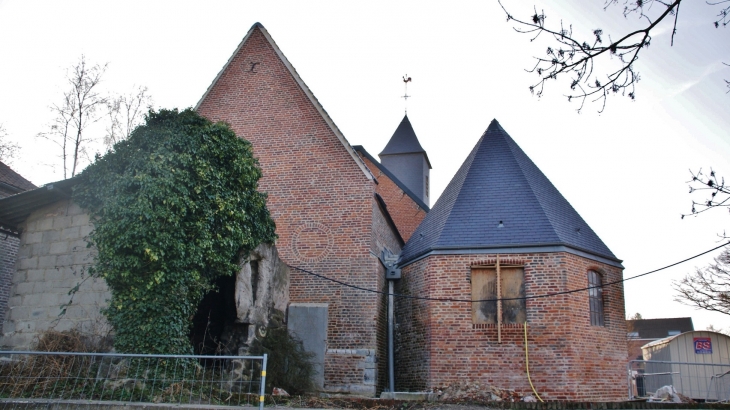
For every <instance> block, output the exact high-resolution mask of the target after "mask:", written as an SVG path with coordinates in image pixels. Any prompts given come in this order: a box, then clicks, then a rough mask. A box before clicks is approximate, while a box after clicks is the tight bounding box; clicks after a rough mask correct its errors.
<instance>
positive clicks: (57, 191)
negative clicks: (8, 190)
mask: <svg viewBox="0 0 730 410" xmlns="http://www.w3.org/2000/svg"><path fill="white" fill-rule="evenodd" d="M77 182H78V180H77V179H75V178H69V179H65V180H62V181H58V182H52V183H49V184H46V185H44V186H42V187H40V188H36V189H33V190H30V191H25V192H21V193H19V194H16V195H12V196H9V197H7V198H3V199H0V230H2V231H4V232H5V233H9V232H14V233H15V234H18V235H19V234H20V233H21V229H20V225H21V224H22V223H23V222H24V221H25V220H26V219H27V218H28V216H29V215H30V214H31V213H32V212H33V211H35V210H37V209H40V208H42V207H44V206H46V205H49V204H52V203H53V202H56V201H59V200H63V199H68V198H70V197H71V193H72V188H73V186H74V185H76V183H77Z"/></svg>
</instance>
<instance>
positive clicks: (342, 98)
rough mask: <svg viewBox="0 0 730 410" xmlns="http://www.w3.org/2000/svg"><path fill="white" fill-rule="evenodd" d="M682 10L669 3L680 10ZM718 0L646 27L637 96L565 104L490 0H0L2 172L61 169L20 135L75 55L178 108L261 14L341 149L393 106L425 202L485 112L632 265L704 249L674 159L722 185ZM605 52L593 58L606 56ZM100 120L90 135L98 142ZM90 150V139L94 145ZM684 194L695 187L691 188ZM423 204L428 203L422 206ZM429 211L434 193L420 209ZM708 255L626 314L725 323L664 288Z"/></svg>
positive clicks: (116, 85) (53, 99) (389, 118)
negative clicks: (409, 133) (9, 148)
mask: <svg viewBox="0 0 730 410" xmlns="http://www.w3.org/2000/svg"><path fill="white" fill-rule="evenodd" d="M503 4H504V5H505V7H506V8H507V9H508V10H509V11H510V13H511V14H513V15H514V16H515V17H518V18H521V19H528V18H529V17H530V16H531V15H532V14H533V13H534V10H535V9H537V10H539V11H541V12H542V11H544V13H545V14H546V16H547V20H546V21H547V24H548V25H559V24H560V22H561V20H562V22H563V24H564V26H566V27H569V26H570V27H572V28H573V30H574V33H576V35H578V36H583V35H585V38H586V39H590V33H591V32H592V31H593V30H594V29H596V28H601V29H603V31H604V33H606V35H612V38H617V36H619V35H620V34H621V33H624V32H626V31H627V30H629V29H632V28H636V27H639V25H640V24H641V22H640V21H639V19H638V18H637V17H636V16H629V17H627V18H624V17H623V15H622V13H621V11H622V9H623V6H622V5H621V4H619V5H614V6H609V7H607V8H606V9H605V10H604V0H534V2H525V1H519V0H504V1H503ZM685 4H686V5H685ZM717 12H718V10H717V8H716V7H715V8H713V7H712V6H708V5H706V4H704V2H685V3H683V8H682V9H681V11H680V16H679V19H678V25H677V34H676V36H675V39H674V45H673V46H671V45H670V36H671V30H672V27H671V24H664V25H662V26H659V27H657V29H658V31H657V32H656V33H655V34H654V37H653V38H652V41H651V46H650V47H649V48H647V49H645V50H643V51H642V53H641V55H640V59H639V61H638V62H637V65H636V69H637V70H638V71H639V73H640V76H641V81H640V82H639V83H638V84H637V89H636V99H635V100H634V101H632V100H630V99H629V98H627V97H621V96H611V97H610V98H609V99H608V101H607V106H606V109H605V110H604V111H603V112H602V113H599V112H598V111H599V110H600V104H586V106H585V107H584V108H583V110H582V111H581V112H580V113H578V112H577V108H578V105H577V104H576V103H570V102H568V101H567V98H565V96H564V94H565V93H566V92H567V87H566V84H565V83H561V82H560V81H554V82H550V83H548V86H547V88H546V91H545V95H543V96H542V97H540V98H537V97H536V96H533V95H531V93H530V92H529V90H528V86H529V85H531V84H532V83H534V82H535V81H536V79H537V77H536V74H534V73H529V72H527V71H526V69H529V68H530V67H532V65H533V64H534V63H533V61H534V56H538V55H540V56H542V55H544V53H545V47H546V44H547V43H545V40H547V38H542V37H541V38H538V39H537V40H535V41H530V39H531V37H530V36H528V35H524V34H519V33H517V32H515V31H514V29H513V25H512V24H510V23H508V22H507V21H506V17H505V14H504V12H503V11H502V9H501V8H500V6H499V4H498V3H497V2H496V1H459V2H435V1H397V2H380V1H368V2H359V3H356V2H340V1H307V2H301V1H300V2H294V1H291V2H288V1H268V2H248V1H235V2H233V1H206V2H190V1H135V0H126V1H105V2H97V1H41V0H39V1H33V2H28V1H16V0H0V124H2V125H3V126H4V128H5V129H6V131H7V132H8V134H9V138H10V139H11V140H13V141H15V142H17V143H18V144H19V145H20V146H21V151H20V153H19V156H18V158H16V159H15V160H14V161H13V162H12V163H11V166H12V167H13V168H14V169H15V170H16V171H18V172H19V173H20V174H21V175H23V176H25V177H26V178H28V179H29V180H31V181H32V182H33V183H35V184H37V185H41V184H45V183H48V182H52V181H56V180H60V179H62V178H63V173H62V170H61V168H60V167H59V166H58V164H59V160H58V158H57V155H58V148H57V147H56V146H54V145H53V144H52V143H50V142H48V141H46V140H43V139H39V138H36V135H37V134H38V133H39V132H43V131H46V130H47V129H48V126H49V124H50V122H51V120H52V118H53V117H52V114H51V112H50V110H49V106H50V105H51V104H54V103H60V100H61V97H62V95H63V92H64V91H65V90H66V84H65V82H64V81H65V75H66V70H67V69H68V68H69V67H71V66H72V65H73V64H75V63H76V62H77V61H78V60H79V58H80V56H81V55H84V56H85V58H86V60H87V61H88V62H91V63H98V64H105V63H108V68H107V70H106V72H105V74H104V77H103V83H102V84H101V86H100V87H102V91H104V92H105V93H129V92H131V91H132V90H133V89H134V87H138V86H146V87H148V89H149V93H150V94H151V96H152V98H153V100H154V105H155V107H157V108H160V107H163V108H173V107H178V108H181V109H182V108H186V107H191V106H195V104H196V103H197V102H198V100H199V99H200V98H201V97H202V95H203V93H204V92H205V90H206V89H207V87H208V86H209V85H210V83H211V82H212V81H213V79H214V78H215V76H216V75H217V74H218V72H219V71H220V69H221V68H222V67H223V65H224V64H225V63H226V61H227V60H228V58H229V57H230V55H231V54H232V53H233V52H234V50H235V49H236V47H237V46H238V44H239V43H240V41H241V40H242V38H243V37H244V36H245V34H246V32H247V31H248V30H249V28H250V27H251V26H252V25H253V24H254V23H256V22H260V23H262V24H263V25H264V26H265V27H266V28H267V30H268V31H269V33H270V34H271V35H272V37H273V38H274V40H275V41H276V43H277V44H278V45H279V47H280V48H281V50H282V51H283V53H284V54H285V55H286V56H287V58H288V59H289V61H290V62H291V63H292V65H293V66H294V67H295V68H296V69H297V71H298V72H299V74H300V75H301V77H302V79H303V80H304V81H305V83H306V84H307V85H308V86H309V88H310V89H311V90H312V92H313V93H314V95H315V96H316V97H317V99H318V100H319V101H320V103H321V104H322V105H323V106H324V108H325V110H327V112H328V113H329V114H330V116H331V117H332V119H333V120H334V122H335V123H336V124H337V126H338V127H339V129H340V130H341V131H342V132H343V134H344V135H345V137H346V138H347V139H348V141H349V142H350V144H352V145H363V146H364V147H365V148H366V149H367V150H368V151H369V152H370V153H371V154H373V155H376V154H377V153H379V152H380V151H381V150H382V149H383V148H384V147H385V144H386V143H387V141H388V139H389V138H390V137H391V135H392V134H393V132H394V131H395V129H396V127H397V126H398V124H399V123H400V121H401V119H402V117H403V115H404V109H405V108H406V107H405V106H404V100H403V98H401V96H402V95H403V92H404V90H403V82H402V77H403V76H404V75H406V74H407V75H408V76H410V77H411V78H412V82H411V83H410V84H409V88H408V94H409V95H411V96H412V98H409V99H408V102H407V103H408V106H407V109H408V116H409V118H410V120H411V123H412V124H413V127H414V129H415V131H416V134H417V135H418V137H419V140H420V142H421V145H422V146H423V147H424V149H425V150H426V151H427V152H428V156H429V159H430V161H431V164H432V166H433V169H432V170H431V183H432V186H431V190H432V193H433V196H432V198H437V197H438V195H440V194H441V192H442V191H443V189H444V188H445V187H446V185H447V184H448V183H449V181H450V179H451V177H452V176H453V175H454V173H455V172H456V170H457V169H458V168H459V166H460V165H461V163H462V162H463V161H464V159H465V158H466V156H467V154H468V152H469V151H470V150H471V148H472V147H473V146H474V144H475V143H476V142H477V140H478V139H479V137H480V136H481V134H482V133H483V132H484V130H486V128H487V126H488V125H489V123H490V121H491V120H492V119H493V118H496V119H497V120H498V121H499V122H500V124H501V125H502V127H503V128H504V129H505V130H506V131H507V132H508V133H509V134H510V135H511V136H512V138H513V139H514V140H515V141H516V142H517V144H518V145H520V147H521V148H522V149H523V150H524V151H525V152H526V153H527V155H528V156H530V158H531V159H532V160H533V161H534V162H535V163H536V164H537V166H538V167H539V168H540V169H541V170H542V171H543V172H544V173H545V174H546V175H547V177H548V178H549V179H550V180H551V181H552V183H553V184H554V185H555V186H556V187H557V188H558V190H560V191H561V193H562V194H563V195H564V196H565V197H566V198H567V200H568V201H569V202H570V203H571V204H572V205H573V207H574V208H576V210H578V212H579V213H580V214H581V216H582V217H583V218H584V219H585V220H586V222H587V223H588V224H589V225H590V226H591V227H592V228H593V230H594V231H596V233H597V234H598V235H599V236H600V237H601V238H602V239H603V241H604V242H605V243H606V244H607V245H608V247H609V248H610V249H611V250H612V251H613V253H614V254H615V255H616V256H617V257H618V258H620V259H622V260H623V261H624V262H623V264H624V266H625V271H624V276H625V277H630V276H634V275H637V274H641V273H644V272H647V271H650V270H653V269H656V268H659V267H662V266H665V265H669V264H671V263H674V262H676V261H679V260H682V259H685V258H687V257H690V256H693V255H696V254H698V253H701V252H704V251H706V250H708V249H711V248H714V247H716V246H718V245H720V244H722V243H723V242H722V241H721V239H720V237H719V235H722V234H723V232H725V231H726V230H727V231H728V232H730V215H729V214H728V212H724V211H722V210H716V211H714V212H708V213H705V214H702V215H701V216H698V217H690V218H685V219H681V218H680V215H681V214H682V213H687V212H689V210H690V208H691V200H692V196H691V195H689V193H688V191H689V190H688V185H687V181H688V180H689V179H690V173H689V171H690V170H695V171H696V170H699V169H703V170H708V169H710V168H712V169H714V170H715V171H717V172H718V174H720V175H725V176H727V177H728V178H730V135H728V132H729V131H730V115H728V112H729V111H728V109H729V108H730V94H728V93H727V90H728V89H727V88H726V86H725V82H724V79H730V67H726V66H724V65H723V64H722V62H728V63H730V41H728V40H730V28H720V29H715V28H714V27H713V26H712V22H713V21H714V20H715V15H716V14H717ZM611 63H612V62H611V61H608V64H611ZM104 127H105V126H104V124H103V122H99V123H97V124H96V125H95V126H94V127H92V128H91V129H90V133H92V134H93V135H94V136H95V138H96V139H97V140H98V141H101V139H102V138H103V135H104ZM97 146H98V149H99V150H102V149H103V148H101V145H100V144H99V145H97ZM696 199H697V200H701V199H702V198H701V197H696ZM433 202H435V200H434V201H433ZM432 205H433V203H432ZM718 254H719V251H715V252H714V253H711V254H708V255H706V256H704V257H701V258H698V259H695V260H693V261H691V262H688V263H685V264H682V265H679V266H677V267H673V268H670V269H667V270H663V271H661V272H659V273H655V274H652V275H648V276H645V277H642V278H639V279H635V280H630V281H628V282H626V283H625V297H626V312H627V315H632V314H634V313H636V312H640V313H641V315H642V316H643V317H644V318H662V317H684V316H691V317H692V318H693V320H694V325H695V328H696V329H704V328H706V327H707V326H708V325H710V324H712V325H714V326H715V327H719V328H725V329H730V316H727V315H723V314H719V313H710V312H705V311H699V310H695V309H694V308H692V307H689V306H685V305H682V304H680V303H678V302H676V301H674V299H675V291H674V290H673V289H672V282H673V281H676V280H679V279H681V278H682V277H683V276H684V275H685V274H687V273H689V272H692V271H693V270H694V269H695V268H696V267H702V266H705V265H707V264H708V263H710V262H711V261H712V257H714V256H717V255H718Z"/></svg>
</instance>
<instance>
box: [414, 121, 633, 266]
mask: <svg viewBox="0 0 730 410" xmlns="http://www.w3.org/2000/svg"><path fill="white" fill-rule="evenodd" d="M528 248H529V249H531V250H530V251H531V252H547V251H548V249H550V250H549V251H550V252H556V251H569V252H573V253H577V254H581V255H583V256H585V257H588V258H592V259H595V260H600V261H603V262H607V263H611V264H614V265H618V266H620V260H618V259H617V258H616V257H615V256H614V255H613V253H612V252H611V250H609V249H608V247H607V246H606V245H605V244H604V243H603V241H601V239H600V238H599V237H598V235H596V233H595V232H593V230H592V229H591V228H590V227H589V226H588V224H586V222H585V221H584V220H583V218H581V216H580V215H579V214H578V212H576V210H575V209H573V207H572V206H571V205H570V204H569V203H568V201H567V200H566V199H565V198H564V197H563V196H562V195H561V194H560V192H558V190H557V189H556V188H555V186H554V185H553V184H552V183H551V182H550V180H548V178H547V177H546V176H545V175H544V174H543V173H542V172H541V171H540V169H539V168H537V166H536V165H535V164H534V163H533V162H532V161H531V160H530V158H529V157H528V156H527V155H526V154H525V153H524V152H523V151H522V149H520V147H519V146H518V145H517V144H516V143H515V141H514V140H513V139H512V138H511V137H510V136H509V135H508V134H507V132H506V131H505V130H504V129H502V127H501V126H500V125H499V123H498V122H497V120H493V121H492V123H491V124H489V128H487V130H486V131H485V132H484V134H482V137H481V138H480V139H479V141H478V142H477V144H476V145H475V146H474V148H473V149H472V151H471V153H470V154H469V156H468V157H467V158H466V160H465V161H464V163H463V164H462V165H461V168H459V171H458V172H457V173H456V175H455V176H454V178H453V179H452V180H451V182H450V183H449V185H448V186H447V187H446V189H445V190H444V192H443V194H441V197H440V198H439V199H438V201H437V202H436V204H435V205H434V206H433V207H432V208H431V212H429V213H428V215H427V216H426V218H425V219H424V220H423V222H422V223H421V225H420V226H419V227H418V228H417V229H416V231H415V232H414V233H413V235H412V236H411V238H410V239H409V241H408V242H407V243H406V245H405V246H404V248H403V252H402V254H401V261H400V263H401V264H404V263H408V262H410V261H413V260H415V259H416V258H418V257H420V256H422V255H425V254H428V253H429V252H438V251H444V252H454V251H455V250H458V249H461V250H469V251H470V252H473V251H474V250H476V249H479V250H480V252H489V251H491V250H493V251H495V252H498V251H501V252H504V251H505V250H506V249H513V250H514V249H520V250H521V251H527V249H528Z"/></svg>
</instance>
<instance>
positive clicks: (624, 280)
mask: <svg viewBox="0 0 730 410" xmlns="http://www.w3.org/2000/svg"><path fill="white" fill-rule="evenodd" d="M727 245H730V242H727V243H724V244H722V245H720V246H717V247H714V248H712V249H710V250H707V251H704V252H702V253H698V254H697V255H694V256H691V257H689V258H686V259H683V260H681V261H679V262H675V263H672V264H670V265H667V266H663V267H661V268H658V269H654V270H652V271H649V272H645V273H642V274H640V275H635V276H631V277H628V278H624V279H620V280H616V281H613V282H608V283H605V284H603V285H601V286H589V287H587V288H580V289H572V290H565V291H562V292H554V293H545V294H542V295H532V296H523V297H518V298H500V299H480V300H471V299H453V298H431V297H426V296H413V295H405V294H402V293H393V294H392V295H393V296H394V297H397V298H403V299H416V300H430V301H435V302H468V303H479V302H496V301H500V300H502V301H505V300H527V299H541V298H549V297H553V296H561V295H568V294H571V293H577V292H583V291H586V290H591V289H598V288H603V287H606V286H613V285H617V284H619V283H623V282H626V281H629V280H632V279H636V278H640V277H642V276H646V275H650V274H652V273H657V272H660V271H663V270H665V269H669V268H671V267H674V266H677V265H680V264H682V263H685V262H688V261H691V260H692V259H696V258H699V257H700V256H702V255H706V254H708V253H710V252H712V251H715V250H717V249H720V248H722V247H724V246H727ZM290 267H291V268H293V269H296V270H298V271H300V272H303V273H306V274H307V275H311V276H315V277H318V278H320V279H324V280H327V281H330V282H334V283H337V284H340V285H342V286H346V287H348V288H352V289H357V290H362V291H365V292H370V293H378V294H381V295H388V292H385V291H380V290H374V289H367V288H363V287H360V286H357V285H351V284H349V283H346V282H343V281H341V280H337V279H333V278H330V277H327V276H324V275H320V274H318V273H314V272H311V271H308V270H306V269H303V268H300V267H297V266H290Z"/></svg>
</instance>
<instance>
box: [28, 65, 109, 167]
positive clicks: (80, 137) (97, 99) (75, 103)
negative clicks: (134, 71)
mask: <svg viewBox="0 0 730 410" xmlns="http://www.w3.org/2000/svg"><path fill="white" fill-rule="evenodd" d="M107 65H108V64H104V65H103V66H100V65H98V64H95V65H93V66H88V65H87V63H86V58H85V57H84V56H83V55H82V56H81V58H80V59H79V61H78V62H77V63H76V64H75V65H74V66H73V67H71V68H70V69H69V71H68V72H67V75H66V80H67V81H68V85H69V90H68V91H66V92H65V93H64V94H63V102H62V103H61V104H54V105H52V106H51V107H50V108H51V111H52V112H53V113H54V114H55V118H54V120H53V123H52V124H51V126H50V129H49V131H47V132H41V133H39V134H38V135H37V137H40V138H44V139H47V140H49V141H51V142H53V143H54V144H56V145H57V146H58V147H59V148H60V149H61V154H60V155H59V157H60V158H61V160H62V164H63V178H64V179H65V178H68V177H69V176H71V177H73V176H74V175H76V171H77V168H78V166H79V160H80V159H82V158H84V157H86V158H88V157H89V152H88V149H87V146H88V143H89V142H90V141H92V140H93V138H91V137H88V136H87V135H85V134H84V131H85V130H86V128H87V127H88V126H89V125H91V124H93V123H95V122H97V121H98V120H99V118H100V117H99V115H98V113H97V110H98V109H99V107H101V106H104V105H105V104H106V98H105V97H104V96H102V95H101V94H100V93H99V91H98V85H99V83H100V82H101V79H102V76H103V75H104V72H105V71H106V68H107ZM69 168H70V175H69Z"/></svg>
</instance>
